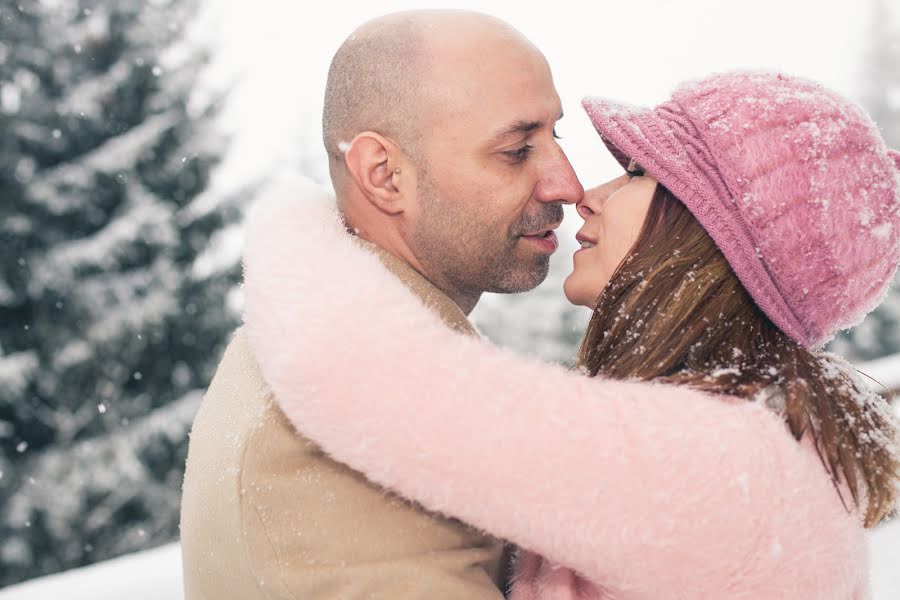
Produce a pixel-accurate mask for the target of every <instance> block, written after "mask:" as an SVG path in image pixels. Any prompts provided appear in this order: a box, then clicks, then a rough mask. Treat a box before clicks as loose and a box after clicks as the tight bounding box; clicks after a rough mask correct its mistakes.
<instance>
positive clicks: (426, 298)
mask: <svg viewBox="0 0 900 600" xmlns="http://www.w3.org/2000/svg"><path fill="white" fill-rule="evenodd" d="M356 239H357V241H358V242H359V244H360V246H362V247H363V248H365V249H366V250H368V251H369V252H371V253H372V254H374V255H375V256H377V257H378V258H379V260H381V263H382V264H383V265H384V266H385V267H386V268H387V270H388V271H390V272H391V273H393V275H394V276H395V277H397V279H399V280H400V281H401V282H403V285H405V286H406V287H408V288H409V289H410V291H411V292H412V293H413V294H415V295H416V296H418V297H419V299H420V300H421V301H422V303H423V304H425V306H427V307H429V308H431V309H432V310H433V311H435V312H436V313H437V314H438V316H440V317H441V320H442V321H444V323H446V324H447V326H448V327H450V328H452V329H455V330H457V331H459V332H462V333H467V334H469V335H476V336H477V335H478V333H477V331H476V330H475V327H473V326H472V323H471V322H470V321H469V319H467V318H466V315H465V313H463V311H462V309H460V308H459V306H458V305H457V304H456V303H455V302H453V300H451V299H450V298H449V297H448V296H447V295H446V294H445V293H444V292H442V291H441V290H440V289H438V288H437V286H435V285H434V284H433V283H431V282H430V281H428V280H427V279H425V277H424V276H423V275H422V274H421V273H419V272H418V271H416V270H415V269H414V268H412V266H410V265H409V263H407V262H405V261H403V260H401V259H399V258H397V257H396V256H394V255H393V254H391V253H390V252H388V251H387V250H384V249H383V248H381V247H379V246H376V245H375V244H373V243H371V242H368V241H366V240H364V239H362V238H356Z"/></svg>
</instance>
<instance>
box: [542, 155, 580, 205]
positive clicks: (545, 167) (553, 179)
mask: <svg viewBox="0 0 900 600" xmlns="http://www.w3.org/2000/svg"><path fill="white" fill-rule="evenodd" d="M555 150H556V152H554V153H553V155H552V157H549V158H548V159H547V160H545V161H542V163H541V172H540V179H539V181H538V183H537V186H536V187H535V190H534V197H535V199H536V200H538V201H539V202H562V203H563V204H575V203H577V202H580V201H581V199H582V198H584V187H582V185H581V182H580V181H578V176H577V175H575V170H574V169H573V168H572V165H571V164H570V163H569V159H568V158H566V154H565V152H563V150H562V148H559V147H557V148H556V149H555Z"/></svg>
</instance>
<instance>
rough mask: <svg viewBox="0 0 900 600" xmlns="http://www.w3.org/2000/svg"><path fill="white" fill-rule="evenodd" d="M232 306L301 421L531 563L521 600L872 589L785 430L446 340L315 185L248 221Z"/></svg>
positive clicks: (753, 415) (848, 593) (405, 491)
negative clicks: (241, 287) (241, 285)
mask: <svg viewBox="0 0 900 600" xmlns="http://www.w3.org/2000/svg"><path fill="white" fill-rule="evenodd" d="M245 294H246V296H245V302H246V304H245V315H244V318H245V322H246V328H247V333H248V338H249V341H250V343H251V346H252V347H253V351H254V353H255V354H256V356H257V358H258V360H259V362H260V366H261V368H262V372H263V374H264V376H265V378H266V380H267V383H268V384H269V385H270V386H271V388H272V390H273V392H274V394H275V397H276V398H277V401H278V403H279V405H280V406H281V408H282V409H283V410H284V412H285V413H286V414H287V416H288V418H289V419H290V420H291V421H292V423H293V424H294V425H295V426H296V428H297V429H298V430H299V431H301V432H302V433H303V434H304V435H306V436H308V437H310V438H312V439H313V440H315V441H316V442H318V443H319V444H320V445H321V446H322V448H323V449H324V450H325V451H327V452H328V453H329V454H331V455H332V456H333V457H334V458H336V459H337V460H339V461H341V462H344V463H346V464H348V465H350V466H351V467H353V468H355V469H357V470H359V471H361V472H363V473H365V474H366V475H367V476H368V477H369V478H370V479H371V480H372V481H374V482H376V483H378V484H380V485H383V486H385V487H386V488H389V489H391V490H395V491H396V492H398V493H399V494H401V495H403V496H405V497H407V498H410V499H413V500H416V501H418V502H420V503H421V504H422V505H423V506H425V507H426V508H428V509H430V510H433V511H438V512H442V513H446V514H448V515H452V516H454V517H458V518H460V519H462V520H464V521H466V522H468V523H471V524H473V525H475V526H477V527H480V528H482V529H484V530H486V531H488V532H490V533H492V534H494V535H496V536H498V537H501V538H504V539H507V540H510V541H511V542H513V543H515V544H517V545H518V546H519V547H520V548H524V549H527V550H528V552H523V553H522V555H521V556H520V560H519V561H518V563H517V566H516V577H515V579H514V584H513V591H512V597H513V598H515V599H516V600H537V599H541V600H562V599H575V598H584V599H596V598H616V599H623V600H624V599H629V600H631V599H634V600H638V599H641V600H664V599H693V600H696V599H700V598H703V599H718V598H722V599H724V598H728V599H734V600H737V599H751V598H752V599H754V600H760V599H766V600H772V599H778V598H785V599H788V598H790V599H792V600H796V599H799V598H804V599H807V598H808V599H816V600H826V599H835V600H837V599H840V600H848V599H863V598H868V597H869V585H868V566H867V547H866V537H865V533H864V530H863V528H862V526H861V525H860V520H859V516H858V515H857V514H855V513H852V514H848V512H847V511H846V510H845V509H844V507H843V505H842V503H841V500H840V499H839V496H838V494H837V493H836V491H835V489H834V487H833V485H832V483H831V481H830V479H829V477H828V476H827V474H826V473H825V471H824V469H823V467H822V464H821V463H820V460H819V458H818V456H817V455H816V454H815V452H814V451H813V450H812V449H811V447H810V445H809V444H800V443H797V442H796V441H795V440H794V439H793V438H792V437H791V436H790V435H789V433H788V432H787V430H786V428H785V426H784V424H783V422H782V421H781V419H780V418H779V417H777V416H776V415H774V414H773V413H772V412H770V411H769V410H767V409H766V408H765V407H764V406H762V405H761V404H759V403H752V402H745V401H738V400H735V399H725V398H720V397H712V396H709V395H706V394H703V393H700V392H696V391H692V390H689V389H685V388H681V387H672V386H663V385H657V384H650V383H638V382H622V381H611V380H604V379H600V378H593V379H591V378H587V377H584V376H581V375H578V374H576V373H573V372H570V371H568V370H566V369H564V368H561V367H558V366H554V365H549V364H544V363H541V362H539V361H537V360H532V359H528V358H523V357H520V356H517V355H515V354H513V353H511V352H509V351H505V350H503V349H498V348H496V347H493V346H491V345H490V344H488V343H486V342H484V341H480V340H477V339H472V338H470V337H467V336H463V335H460V334H458V333H455V332H453V331H451V330H449V329H448V328H447V327H445V326H444V325H443V324H442V322H441V321H440V320H439V319H438V317H437V316H436V315H435V314H433V313H432V312H431V311H429V310H428V309H427V308H426V307H425V306H423V305H422V303H421V302H420V301H419V300H418V299H417V298H415V297H414V296H413V295H412V294H411V293H410V292H409V291H408V290H407V289H406V288H405V287H404V286H403V285H402V284H401V283H400V282H399V281H398V280H396V279H395V278H393V277H392V276H391V275H390V274H389V273H388V272H387V271H386V270H385V268H384V267H383V266H382V265H381V263H380V262H379V261H378V259H377V258H376V257H375V256H372V255H371V254H369V253H367V252H365V251H364V250H362V249H361V248H360V246H359V245H358V244H357V243H356V242H355V241H354V240H353V238H352V237H350V236H348V235H347V234H346V232H345V231H344V229H343V226H342V224H341V222H340V220H339V218H338V217H337V214H336V213H335V210H334V207H333V200H330V199H329V196H328V194H327V193H325V192H324V191H322V190H321V189H318V188H313V187H311V186H308V185H306V186H304V185H297V184H283V185H281V186H280V187H279V188H278V189H277V190H275V191H274V192H272V193H271V194H269V197H268V198H267V199H266V200H265V201H264V202H262V203H261V204H260V205H259V206H258V207H257V209H256V211H255V214H254V215H253V216H252V218H251V224H250V228H249V231H248V237H247V240H246V245H245ZM558 565H565V568H563V567H561V566H558Z"/></svg>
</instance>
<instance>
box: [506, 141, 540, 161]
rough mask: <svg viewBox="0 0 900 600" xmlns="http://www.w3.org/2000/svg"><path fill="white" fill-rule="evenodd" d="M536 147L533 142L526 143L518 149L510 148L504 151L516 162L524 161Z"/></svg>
mask: <svg viewBox="0 0 900 600" xmlns="http://www.w3.org/2000/svg"><path fill="white" fill-rule="evenodd" d="M532 148H534V146H532V145H531V144H525V145H524V146H522V147H521V148H517V149H516V150H509V151H507V152H504V153H503V154H505V155H506V156H508V157H509V158H511V159H512V160H513V161H515V162H523V161H524V160H525V159H526V158H528V155H529V154H530V153H531V149H532Z"/></svg>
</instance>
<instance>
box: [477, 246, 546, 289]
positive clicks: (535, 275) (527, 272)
mask: <svg viewBox="0 0 900 600" xmlns="http://www.w3.org/2000/svg"><path fill="white" fill-rule="evenodd" d="M548 273H550V255H544V256H538V257H532V258H531V259H530V260H529V259H525V260H522V259H520V260H518V261H516V268H515V269H513V270H508V271H506V272H505V273H504V274H503V275H502V276H500V277H498V278H497V283H496V285H494V286H493V287H492V288H490V289H487V290H485V291H487V292H491V293H493V294H521V293H522V292H529V291H531V290H533V289H534V288H536V287H537V286H539V285H541V283H543V282H544V280H545V279H547V274H548Z"/></svg>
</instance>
